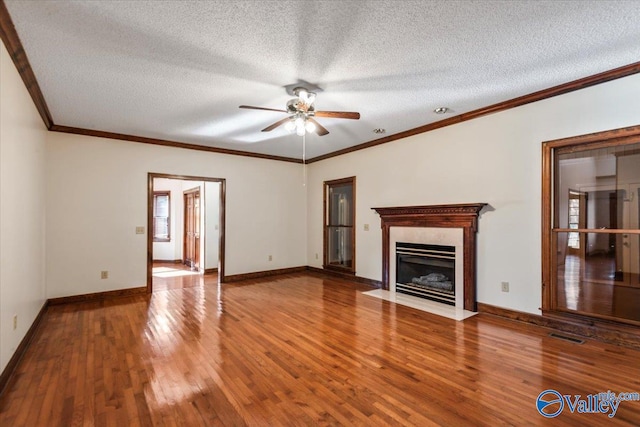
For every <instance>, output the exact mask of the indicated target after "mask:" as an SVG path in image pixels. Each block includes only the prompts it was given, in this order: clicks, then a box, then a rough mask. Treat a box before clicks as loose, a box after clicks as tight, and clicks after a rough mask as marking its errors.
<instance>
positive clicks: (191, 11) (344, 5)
mask: <svg viewBox="0 0 640 427" xmlns="http://www.w3.org/2000/svg"><path fill="white" fill-rule="evenodd" d="M5 4H6V5H7V9H8V10H9V13H10V15H11V18H12V19H13V22H14V24H15V27H16V30H17V32H18V35H19V37H20V39H21V41H22V44H23V46H24V48H25V51H26V53H27V56H28V58H29V61H30V63H31V66H32V68H33V71H34V73H35V76H36V78H37V81H38V83H39V85H40V88H41V89H42V92H43V94H44V98H45V100H46V102H47V105H48V107H49V110H50V112H51V115H52V117H53V120H54V122H55V123H56V124H57V125H63V126H72V127H78V128H85V129H91V130H101V131H108V132H115V133H123V134H129V135H136V136H143V137H150V138H159V139H165V140H170V141H178V142H185V143H190V144H199V145H205V146H211V147H220V148H227V149H234V150H242V151H249V152H255V153H263V154H271V155H277V156H287V157H295V158H301V156H302V143H301V138H300V137H298V136H295V134H293V135H291V134H289V133H288V132H287V131H286V130H285V129H284V127H279V128H277V129H276V130H274V131H272V132H269V133H263V132H260V130H261V129H262V128H264V127H266V126H267V125H269V124H271V123H273V122H275V121H277V120H279V119H281V118H283V117H285V116H284V114H283V113H277V112H266V111H252V110H241V109H239V108H238V106H239V105H241V104H250V105H257V106H263V107H268V108H277V109H283V108H284V106H285V103H286V102H287V100H288V99H290V98H291V96H290V95H288V94H287V93H286V90H285V88H284V87H285V86H287V85H290V84H292V83H295V82H297V81H300V80H303V81H307V82H311V83H313V84H315V85H317V86H319V87H320V88H321V89H322V92H319V93H318V97H317V100H316V109H317V110H344V111H359V112H360V113H361V119H360V120H359V121H354V120H344V119H333V118H323V119H320V118H318V121H319V122H320V123H321V124H322V125H324V126H325V127H326V128H327V129H328V130H329V131H330V132H331V133H330V134H329V135H327V136H323V137H319V136H317V135H315V134H313V135H310V136H308V137H307V141H306V142H307V144H306V145H307V156H306V157H307V158H312V157H316V156H319V155H322V154H326V153H329V152H333V151H337V150H340V149H343V148H346V147H349V146H353V145H357V144H360V143H363V142H367V141H371V140H373V139H377V138H379V137H380V136H379V135H376V134H374V133H373V132H372V131H373V129H374V128H384V129H386V135H391V134H395V133H398V132H402V131H406V130H409V129H412V128H415V127H418V126H422V125H425V124H428V123H431V122H435V121H438V120H442V119H443V118H446V117H447V116H451V115H458V114H462V113H465V112H468V111H472V110H475V109H478V108H481V107H485V106H488V105H491V104H494V103H497V102H500V101H505V100H508V99H512V98H515V97H518V96H521V95H525V94H529V93H532V92H535V91H538V90H542V89H546V88H549V87H552V86H555V85H558V84H562V83H566V82H569V81H572V80H576V79H579V78H582V77H586V76H589V75H593V74H596V73H599V72H602V71H606V70H610V69H613V68H616V67H620V66H623V65H627V64H630V63H634V62H637V61H638V60H639V59H640V25H639V24H638V23H639V22H640V1H424V0H423V1H264V0H259V1H198V2H196V1H137V0H136V1H106V0H103V1H73V2H71V1H51V0H47V1H36V0H31V1H24V0H22V1H13V0H5ZM440 106H447V107H449V108H450V109H451V111H450V112H449V113H447V114H445V115H444V117H443V115H436V114H434V113H433V109H434V108H436V107H440Z"/></svg>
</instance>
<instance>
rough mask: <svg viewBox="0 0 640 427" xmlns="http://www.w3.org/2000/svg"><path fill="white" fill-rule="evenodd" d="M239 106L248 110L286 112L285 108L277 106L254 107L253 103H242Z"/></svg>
mask: <svg viewBox="0 0 640 427" xmlns="http://www.w3.org/2000/svg"><path fill="white" fill-rule="evenodd" d="M238 108H246V109H247V110H264V111H277V112H279V113H286V111H285V110H277V109H275V108H265V107H253V106H251V105H241V106H240V107H238Z"/></svg>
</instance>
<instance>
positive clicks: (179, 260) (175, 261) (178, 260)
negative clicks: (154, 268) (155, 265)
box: [153, 259, 182, 264]
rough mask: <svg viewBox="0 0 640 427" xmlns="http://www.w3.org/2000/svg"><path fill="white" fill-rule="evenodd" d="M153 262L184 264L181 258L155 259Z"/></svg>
mask: <svg viewBox="0 0 640 427" xmlns="http://www.w3.org/2000/svg"><path fill="white" fill-rule="evenodd" d="M153 262H166V263H169V264H182V260H181V259H154V260H153Z"/></svg>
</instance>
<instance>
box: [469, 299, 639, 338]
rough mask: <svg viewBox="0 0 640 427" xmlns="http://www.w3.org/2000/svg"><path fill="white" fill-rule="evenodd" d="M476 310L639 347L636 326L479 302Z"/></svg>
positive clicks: (578, 334)
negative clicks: (589, 321) (529, 311)
mask: <svg viewBox="0 0 640 427" xmlns="http://www.w3.org/2000/svg"><path fill="white" fill-rule="evenodd" d="M478 312H479V313H481V314H490V315H494V316H499V317H504V318H506V319H509V320H515V321H518V322H524V323H530V324H532V325H537V326H542V327H545V328H550V329H555V330H558V331H562V332H565V333H568V334H573V335H577V336H579V337H582V338H588V339H594V340H597V341H602V342H606V343H609V344H615V345H620V346H624V347H630V348H635V349H640V331H638V330H637V328H636V327H627V326H626V325H620V324H618V323H616V324H614V323H612V322H606V321H593V322H591V323H590V324H587V323H584V322H581V321H579V320H578V319H576V320H570V319H565V318H559V317H553V316H540V315H538V314H531V313H524V312H522V311H516V310H510V309H507V308H502V307H496V306H494V305H489V304H483V303H480V302H479V303H478Z"/></svg>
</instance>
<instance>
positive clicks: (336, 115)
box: [315, 111, 360, 120]
mask: <svg viewBox="0 0 640 427" xmlns="http://www.w3.org/2000/svg"><path fill="white" fill-rule="evenodd" d="M315 116H316V117H329V118H333V119H353V120H358V119H359V118H360V113H356V112H350V111H316V113H315Z"/></svg>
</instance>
